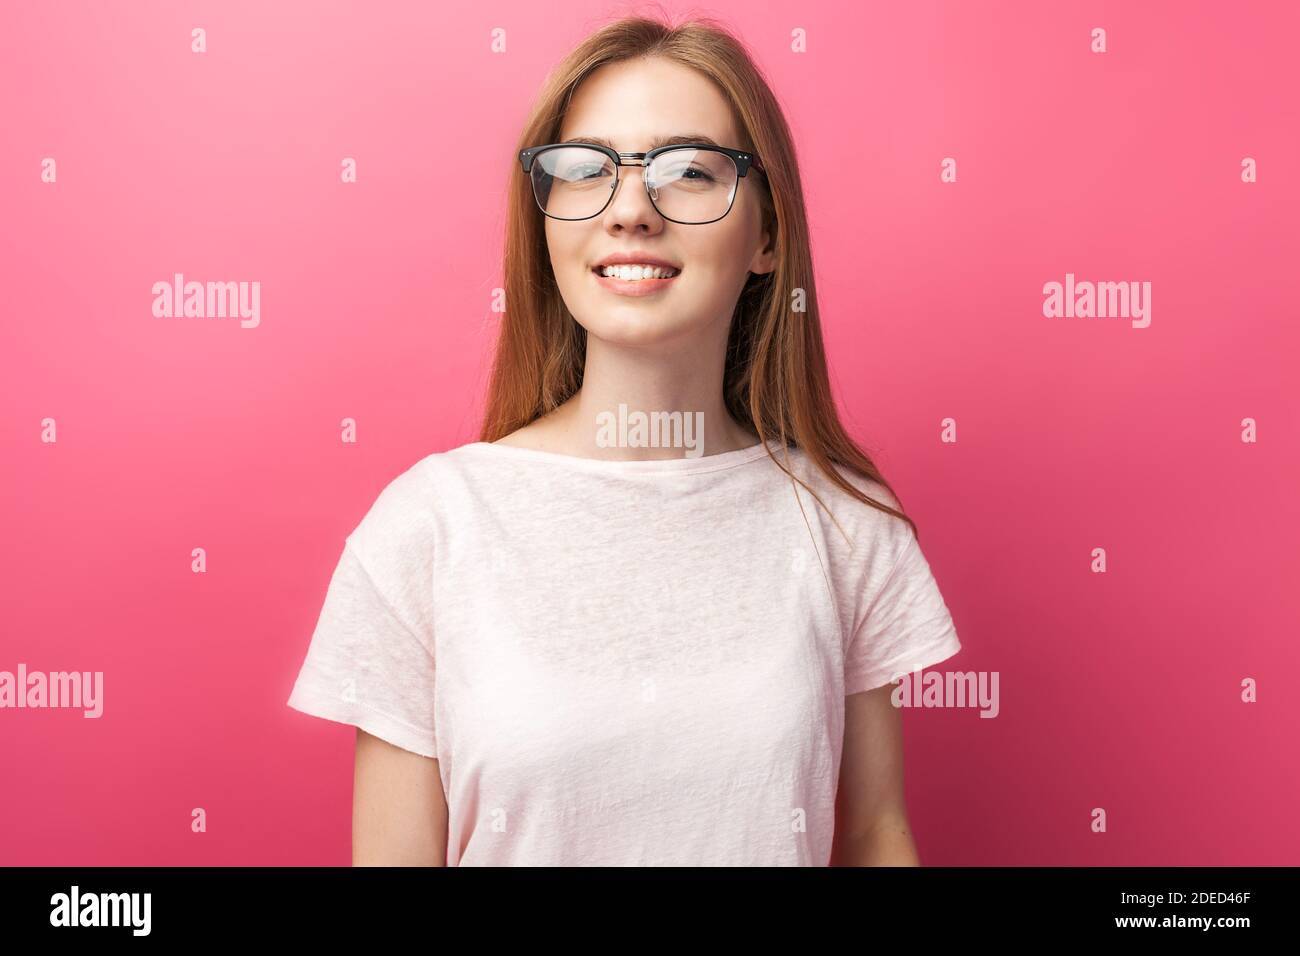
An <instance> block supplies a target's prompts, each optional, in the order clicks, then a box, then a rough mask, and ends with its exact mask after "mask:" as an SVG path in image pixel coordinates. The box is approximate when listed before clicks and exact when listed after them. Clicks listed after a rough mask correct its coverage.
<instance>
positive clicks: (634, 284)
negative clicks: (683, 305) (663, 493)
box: [591, 267, 682, 296]
mask: <svg viewBox="0 0 1300 956" xmlns="http://www.w3.org/2000/svg"><path fill="white" fill-rule="evenodd" d="M598 269H599V267H597V269H592V270H591V274H592V275H593V276H595V277H596V281H597V282H599V283H600V284H601V285H602V286H604V287H605V288H606V289H608V290H609V291H610V292H613V293H615V294H616V295H631V296H638V295H654V294H655V293H656V292H662V291H663V290H664V289H666V288H668V286H669V284H670V283H673V282H676V281H677V280H678V279H680V278H681V277H682V273H681V270H678V272H677V275H675V276H671V277H669V278H667V279H616V278H614V277H613V276H603V275H601V274H600V272H599V271H598Z"/></svg>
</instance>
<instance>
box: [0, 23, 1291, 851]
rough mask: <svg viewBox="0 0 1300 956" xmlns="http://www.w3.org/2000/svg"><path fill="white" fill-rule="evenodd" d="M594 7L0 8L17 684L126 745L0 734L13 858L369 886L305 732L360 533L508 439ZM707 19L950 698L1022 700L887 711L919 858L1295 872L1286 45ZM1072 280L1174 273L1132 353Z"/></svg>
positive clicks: (7, 715) (76, 729) (347, 798)
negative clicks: (784, 141) (49, 435)
mask: <svg viewBox="0 0 1300 956" xmlns="http://www.w3.org/2000/svg"><path fill="white" fill-rule="evenodd" d="M566 7H567V9H570V10H574V13H573V15H572V16H571V17H569V18H566V17H565V16H563V15H562V14H561V13H560V10H561V9H562V8H561V7H559V6H556V5H553V4H542V5H538V4H536V3H519V2H511V3H498V4H436V5H435V4H429V3H401V4H373V3H360V2H357V3H327V4H317V3H306V2H295V3H274V4H269V3H262V2H251V0H250V2H223V3H220V4H216V3H179V2H172V0H168V2H148V3H140V2H133V3H96V2H85V3H66V2H60V3H53V2H42V3H39V4H35V3H33V4H8V5H6V7H5V12H4V15H3V28H2V29H0V73H2V74H3V75H2V77H0V78H2V80H3V90H4V94H3V95H4V99H5V101H6V102H5V109H4V111H3V112H4V131H3V138H2V142H3V146H2V147H0V190H3V193H2V194H0V220H2V221H3V225H4V229H3V236H2V238H0V241H2V242H3V244H4V246H3V250H2V251H3V260H4V264H5V266H4V268H5V278H4V291H5V298H6V303H5V310H4V321H3V327H2V331H0V334H2V335H3V339H2V340H0V356H3V358H2V359H0V361H3V374H2V375H0V396H2V397H3V402H4V415H3V416H0V431H2V434H0V442H2V443H3V456H4V462H5V467H4V469H3V483H4V487H3V495H2V496H0V499H2V501H3V505H2V507H3V518H4V527H5V529H6V538H7V539H8V543H9V547H7V548H6V549H5V550H4V557H3V559H2V560H3V564H4V566H3V568H0V573H2V574H3V580H4V582H5V592H6V593H5V600H4V607H5V622H4V626H3V629H0V669H3V670H10V671H14V670H16V669H17V666H18V664H19V663H20V662H21V663H25V664H26V665H27V667H28V669H29V670H45V671H51V670H84V671H96V670H100V671H103V672H104V696H105V714H104V716H103V717H102V718H101V719H99V720H87V719H83V718H82V717H81V714H80V712H79V711H68V710H53V709H50V710H17V711H9V710H6V711H0V761H2V762H3V763H2V765H3V768H4V771H3V776H4V779H5V785H4V786H3V787H0V830H3V832H0V861H2V862H4V863H9V864H87V865H110V864H127V865H134V864H293V863H306V864H340V863H344V864H345V863H347V862H348V861H349V858H350V857H349V845H350V844H349V840H350V835H349V834H350V805H351V788H352V763H351V760H352V743H353V736H354V733H353V731H352V730H351V729H350V728H346V727H344V726H342V725H338V724H331V723H329V722H326V721H321V720H318V719H316V718H312V717H308V716H306V715H302V714H299V713H297V712H295V711H292V710H290V709H289V708H288V707H287V706H286V705H285V700H286V699H287V697H288V694H289V689H290V687H291V684H292V681H293V678H294V676H295V674H296V673H297V668H298V667H299V665H300V664H301V661H302V657H303V654H304V652H305V650H306V647H307V642H308V638H309V636H310V633H311V630H312V628H313V626H314V623H315V619H316V615H317V614H318V613H319V610H320V604H321V601H322V599H323V597H324V593H325V587H326V584H327V583H328V580H329V574H330V571H331V570H332V567H333V565H334V562H335V561H336V560H337V559H338V556H339V551H340V549H341V547H342V541H343V537H344V535H345V534H347V533H348V532H349V531H350V530H351V529H352V528H353V527H354V526H355V525H356V522H357V521H358V520H360V518H361V516H362V515H363V514H364V513H365V510H366V509H367V507H368V506H369V504H370V503H371V502H372V501H373V499H374V497H375V495H377V494H378V492H379V491H380V489H381V488H382V487H383V486H384V485H385V484H386V483H387V482H388V481H389V480H391V479H392V478H393V477H395V476H396V475H397V474H398V473H399V472H400V471H402V470H404V469H405V468H406V467H408V466H409V465H410V464H412V463H414V462H415V461H416V460H417V459H419V458H421V457H423V456H424V455H426V454H429V453H431V452H434V451H440V450H444V449H447V448H450V447H452V446H454V445H458V444H461V443H463V442H466V441H472V440H475V439H476V438H477V432H476V428H477V424H478V421H479V411H480V408H481V398H482V393H483V389H484V385H485V381H486V371H487V367H488V360H489V355H490V348H491V345H492V342H493V333H494V321H493V314H492V312H491V311H490V307H491V298H492V290H493V289H494V288H495V287H497V286H499V285H501V282H502V280H501V273H500V255H501V246H500V234H501V231H502V225H503V213H504V204H503V196H504V191H505V186H506V174H507V172H508V169H509V167H510V164H511V163H512V162H513V161H514V160H513V155H512V149H513V146H514V139H515V136H516V134H517V131H518V129H519V128H520V126H521V124H522V122H523V121H524V118H525V116H526V111H527V109H528V107H529V104H530V102H531V98H532V96H533V95H534V93H535V91H536V90H537V88H538V86H539V85H540V83H541V81H542V79H543V77H544V75H545V74H546V72H547V70H548V69H549V67H550V66H551V65H552V64H554V63H555V62H556V61H558V60H559V59H560V58H561V57H562V56H563V54H564V53H565V52H567V50H568V49H569V48H570V47H571V46H572V45H573V44H574V43H576V42H577V41H578V40H579V39H580V38H581V37H582V36H584V35H585V34H586V33H587V32H589V31H590V30H592V29H595V28H596V27H597V26H598V25H600V23H602V22H603V21H604V17H605V15H607V14H613V13H617V12H619V11H621V10H622V9H624V8H622V7H616V6H613V5H609V4H569V5H566ZM669 9H671V10H674V11H678V10H681V9H684V8H682V7H680V6H678V5H671V4H670V5H669ZM698 9H703V10H707V11H709V12H713V13H717V14H720V15H721V16H723V17H724V18H725V19H727V20H728V22H730V23H731V24H733V25H734V26H735V28H736V29H737V30H738V31H739V32H740V34H741V35H742V37H743V38H744V39H745V41H746V42H747V43H748V44H749V45H750V46H751V48H752V49H753V51H754V52H755V54H756V56H757V57H758V58H759V60H760V63H761V65H762V67H763V68H764V69H765V70H766V71H767V73H768V75H769V76H770V78H771V80H772V82H773V84H774V87H775V89H776V90H777V93H778V95H779V97H780V99H781V101H782V103H783V104H784V105H785V108H786V109H787V110H788V114H789V117H790V121H791V124H792V126H793V128H794V130H795V133H796V136H797V138H798V148H799V153H800V162H801V164H802V172H803V175H804V179H805V184H806V189H807V197H808V200H809V203H810V207H809V213H810V217H811V223H812V227H813V235H814V253H815V256H816V262H817V270H818V287H819V290H820V292H821V294H822V296H823V301H822V308H823V317H824V323H825V331H826V335H827V338H828V341H829V348H830V353H831V360H832V363H833V368H832V372H833V375H834V379H835V382H836V385H837V388H838V390H839V392H838V394H839V398H840V401H841V404H842V407H843V409H844V413H845V416H846V420H847V421H848V422H849V424H850V426H851V428H852V430H853V432H854V434H855V435H856V436H858V437H859V438H860V439H862V440H863V441H865V442H866V443H867V444H868V445H869V446H870V447H872V448H874V449H876V450H877V453H878V454H877V457H878V462H879V464H880V465H881V466H882V468H883V469H884V471H885V473H886V475H887V476H888V477H889V478H890V479H891V481H893V482H894V483H895V484H896V487H897V488H898V490H899V491H900V494H901V495H902V496H903V498H904V501H905V503H906V505H907V507H908V508H909V510H910V511H911V512H912V513H913V514H914V515H915V517H916V519H917V521H918V522H919V524H920V527H921V535H922V541H923V543H924V548H925V551H926V555H927V557H928V558H929V560H930V562H931V565H932V567H933V568H934V571H935V574H936V576H937V577H938V579H939V582H940V585H941V587H942V589H943V592H944V595H945V598H946V600H947V602H948V605H949V607H950V608H951V610H952V613H953V616H954V619H955V621H956V623H957V629H958V633H959V635H960V636H961V639H962V642H963V645H964V648H963V651H962V652H961V654H960V655H958V656H957V657H955V658H953V659H951V661H950V662H949V663H947V664H944V665H940V667H939V668H937V669H939V670H944V669H960V670H982V671H994V670H996V671H998V672H999V673H1000V675H1001V687H1000V691H1001V713H1000V715H999V716H998V717H997V718H996V719H992V720H989V719H981V718H979V717H978V714H977V712H976V711H975V710H958V709H950V710H928V711H910V712H906V713H905V714H904V718H905V728H906V737H907V741H908V752H907V753H908V757H907V759H908V795H909V806H910V809H911V815H912V822H913V824H914V826H915V830H916V834H917V841H918V846H919V848H920V851H921V856H922V859H923V861H924V862H926V863H929V864H1027V863H1043V864H1064V863H1071V864H1284V863H1286V864H1294V863H1296V862H1298V861H1300V818H1298V817H1297V814H1296V806H1297V796H1298V795H1300V770H1298V769H1297V761H1296V752H1297V729H1298V728H1300V704H1298V703H1297V695H1296V679H1297V665H1300V651H1298V650H1297V648H1298V647H1300V627H1298V624H1300V594H1298V591H1300V589H1298V588H1297V586H1296V585H1297V580H1298V579H1300V574H1298V573H1297V572H1300V560H1298V559H1297V547H1296V541H1297V531H1298V530H1300V504H1298V503H1297V493H1296V477H1297V474H1298V473H1300V438H1298V436H1300V427H1298V424H1297V423H1298V422H1300V400H1298V399H1297V393H1296V387H1295V386H1296V369H1297V357H1298V356H1300V335H1298V334H1297V331H1296V322H1297V319H1298V318H1300V308H1298V307H1297V302H1300V270H1298V269H1297V267H1296V253H1297V245H1298V243H1297V239H1296V230H1297V227H1296V222H1297V213H1300V203H1298V202H1297V200H1298V198H1300V175H1298V174H1297V170H1296V159H1297V156H1300V117H1298V116H1297V105H1296V104H1297V101H1298V99H1300V97H1298V96H1297V91H1300V69H1298V68H1297V61H1298V59H1300V58H1298V57H1297V53H1296V50H1295V37H1296V35H1297V27H1300V15H1297V13H1296V10H1297V6H1296V5H1295V4H1292V3H1289V2H1286V3H1283V2H1277V3H1216V4H1211V3H1185V2H1165V3H1151V2H1144V3H1140V4H1133V3H1100V2H1098V3H1051V4H1044V3H1037V2H1017V3H997V4H994V3H963V2H949V3H935V2H907V3H889V4H874V3H872V4H861V5H858V4H845V3H809V2H805V0H799V2H791V3H753V2H744V3H714V4H712V5H710V6H708V7H700V8H698ZM195 26H202V27H204V28H205V29H206V30H207V36H208V51H207V52H206V53H204V54H201V55H199V54H194V53H191V52H190V30H191V28H192V27H195ZM1094 26H1103V27H1105V28H1106V30H1107V32H1108V44H1109V52H1107V53H1105V54H1104V55H1098V54H1094V53H1092V52H1090V50H1089V43H1090V37H1089V33H1090V30H1091V28H1093V27H1094ZM496 27H500V28H503V29H505V30H506V33H507V52H506V53H504V54H495V53H492V52H491V50H490V39H491V31H492V29H493V28H496ZM795 28H803V29H804V30H806V31H807V34H808V52H807V53H804V54H796V53H793V52H791V50H790V33H791V30H792V29H795ZM469 137H472V138H473V140H474V141H475V142H476V143H478V144H479V149H480V151H481V154H482V155H484V156H487V157H490V158H491V160H490V162H488V163H486V164H483V165H481V166H479V167H477V168H476V167H475V166H474V165H473V164H472V163H470V162H469V161H467V155H468V154H467V150H466V148H465V146H464V143H463V140H464V139H465V138H469ZM452 140H458V141H461V142H458V144H457V145H456V146H454V147H451V148H447V146H448V144H449V143H451V141H452ZM47 156H48V157H53V158H55V159H56V161H57V163H58V182H57V184H53V185H50V184H45V183H42V182H41V181H40V171H41V170H40V163H41V160H42V159H43V158H44V157H47ZM345 156H352V157H355V158H356V159H357V162H358V169H359V181H358V183H356V184H355V185H345V184H343V183H341V182H340V176H339V172H340V162H341V160H342V158H343V157H345ZM948 156H951V157H954V158H955V159H956V160H957V163H958V181H957V182H956V183H955V184H945V183H941V182H940V179H939V168H940V162H941V160H942V159H943V158H944V157H948ZM1246 156H1250V157H1254V158H1255V159H1256V160H1257V162H1258V164H1259V181H1258V182H1257V183H1254V184H1246V183H1243V182H1242V181H1241V176H1240V169H1241V160H1242V158H1243V157H1246ZM178 271H179V272H184V273H185V274H186V276H187V277H188V278H193V279H198V280H200V281H207V280H232V281H241V280H242V281H252V280H258V281H260V282H261V283H262V318H261V325H260V326H259V327H258V328H255V329H245V328H241V327H240V326H239V323H238V319H214V320H199V319H156V318H154V317H153V316H152V314H151V305H152V301H153V297H152V293H151V286H152V284H153V283H154V282H155V281H158V280H169V279H170V277H171V276H172V274H173V273H174V272H178ZM1067 272H1073V273H1074V274H1075V275H1076V277H1077V278H1079V279H1081V280H1082V279H1088V280H1137V281H1149V282H1151V283H1152V287H1153V288H1152V306H1153V315H1152V322H1151V326H1150V327H1149V328H1146V329H1136V328H1132V327H1131V325H1130V322H1129V321H1128V320H1127V319H1105V320H1085V319H1049V318H1045V317H1044V316H1043V314H1042V303H1043V293H1042V287H1043V284H1044V283H1045V282H1048V281H1053V280H1055V281H1063V280H1064V277H1065V273H1067ZM47 416H49V417H53V418H55V419H56V420H57V425H58V442H57V444H45V443H42V442H41V441H40V437H39V436H40V422H41V420H42V419H43V418H45V417H47ZM948 416H951V417H953V418H955V419H956V420H957V422H958V429H959V431H958V437H959V441H958V442H957V443H956V444H944V443H941V442H940V422H941V420H942V419H943V418H945V417H948ZM344 417H353V418H355V419H356V420H357V421H358V423H359V425H358V434H359V442H358V443H357V444H355V445H347V444H343V443H341V442H340V440H339V423H340V420H341V419H342V418H344ZM1243 417H1252V418H1254V419H1256V420H1257V422H1258V423H1259V441H1258V443H1257V444H1243V443H1242V442H1241V441H1240V439H1239V434H1240V430H1241V426H1240V422H1241V419H1242V418H1243ZM194 547H203V548H205V549H206V550H207V553H208V572H207V573H206V574H195V573H192V572H191V570H190V560H191V559H190V550H191V549H192V548H194ZM1094 547H1104V548H1106V550H1107V553H1108V562H1109V571H1108V573H1106V574H1094V573H1092V572H1091V571H1090V570H1089V563H1090V553H1091V551H1092V549H1093V548H1094ZM1244 677H1253V678H1255V679H1256V680H1257V681H1258V683H1259V701H1258V703H1255V704H1245V703H1242V702H1241V701H1240V697H1239V695H1240V682H1241V680H1242V679H1243V678H1244ZM194 807H203V808H205V810H206V811H207V823H208V830H207V832H206V833H197V834H196V833H192V832H191V830H190V812H191V810H192V808H194ZM1093 807H1104V808H1106V810H1107V813H1108V817H1109V819H1108V827H1109V829H1108V832H1107V833H1105V834H1096V833H1092V832H1091V831H1090V828H1089V823H1090V816H1089V814H1090V811H1091V809H1092V808H1093Z"/></svg>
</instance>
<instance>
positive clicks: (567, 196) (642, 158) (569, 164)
mask: <svg viewBox="0 0 1300 956" xmlns="http://www.w3.org/2000/svg"><path fill="white" fill-rule="evenodd" d="M519 161H520V162H521V163H522V164H523V167H524V172H525V173H527V174H528V175H529V177H530V179H531V180H532V184H533V198H534V199H535V200H536V201H537V208H539V209H540V210H541V211H542V212H544V213H545V214H546V215H548V216H550V217H551V218H552V219H561V220H564V221H566V222H574V221H577V220H581V219H591V218H593V217H595V216H599V215H600V214H601V213H602V212H604V211H605V207H606V206H608V205H609V203H610V200H612V199H613V198H614V191H615V190H616V189H617V188H618V181H619V174H618V169H619V167H620V166H641V167H642V172H641V182H642V183H643V184H644V186H645V189H646V192H647V193H648V194H649V196H650V202H651V203H652V204H653V205H654V207H655V211H656V212H658V213H659V215H661V216H663V217H664V218H665V219H667V220H668V221H669V222H678V223H683V224H685V225H703V224H705V223H710V222H717V221H718V220H719V219H721V218H722V217H723V216H725V215H726V214H727V213H729V212H730V211H731V206H732V204H733V203H734V202H735V199H736V189H737V187H738V186H739V185H740V180H741V178H743V177H744V176H745V174H747V173H748V172H749V169H750V167H751V166H753V168H754V169H757V170H758V171H759V172H761V173H763V175H765V176H766V175H767V172H766V170H764V169H763V165H762V163H760V162H759V161H758V157H757V156H755V155H754V154H753V153H746V152H744V151H743V150H739V149H728V148H727V147H725V146H706V145H704V144H702V143H699V144H687V145H681V146H679V145H673V146H660V147H658V148H657V149H652V150H650V151H649V152H648V153H620V152H616V151H615V150H613V149H610V148H608V147H605V146H595V145H585V144H584V145H574V144H571V143H553V144H551V145H548V146H534V147H532V148H531V149H524V150H520V152H519Z"/></svg>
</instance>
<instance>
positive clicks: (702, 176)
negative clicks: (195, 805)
mask: <svg viewBox="0 0 1300 956" xmlns="http://www.w3.org/2000/svg"><path fill="white" fill-rule="evenodd" d="M692 173H693V174H694V175H693V176H692V175H690V174H692ZM669 178H670V179H685V180H686V181H687V182H694V183H698V182H713V176H711V175H710V174H709V171H708V170H707V169H701V168H700V167H698V166H687V167H686V168H684V169H680V170H674V171H673V172H672V173H671V174H670V175H669Z"/></svg>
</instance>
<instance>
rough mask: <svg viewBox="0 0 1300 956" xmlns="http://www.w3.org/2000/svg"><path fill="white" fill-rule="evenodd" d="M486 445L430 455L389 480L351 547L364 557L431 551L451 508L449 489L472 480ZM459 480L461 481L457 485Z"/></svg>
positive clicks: (352, 538)
mask: <svg viewBox="0 0 1300 956" xmlns="http://www.w3.org/2000/svg"><path fill="white" fill-rule="evenodd" d="M481 445H482V443H481V442H467V443H465V444H463V445H458V446H455V447H453V448H449V449H447V450H445V451H437V452H431V453H429V454H426V455H424V456H423V457H421V458H419V459H418V460H416V461H415V462H414V463H412V464H410V465H408V466H407V467H405V468H403V469H402V470H401V471H399V472H398V473H397V474H395V475H393V476H392V477H391V478H389V479H388V480H387V481H386V482H384V484H383V485H382V487H381V488H380V490H379V492H378V493H377V494H376V495H375V496H374V497H373V498H372V499H371V500H370V503H369V505H368V506H367V507H366V511H365V513H364V515H363V516H362V518H361V520H360V521H359V522H358V523H357V525H356V526H355V528H354V529H353V531H352V533H351V534H349V535H348V543H349V544H350V545H352V547H353V548H354V549H356V550H359V551H363V552H365V553H380V552H383V553H389V554H393V553H401V552H403V551H410V550H413V549H418V548H422V547H424V546H426V545H427V544H428V542H430V541H431V540H432V538H433V537H434V535H435V533H436V531H437V528H438V525H439V523H440V516H441V515H442V514H444V512H445V511H446V508H447V500H448V494H447V493H446V489H448V488H453V487H454V486H456V485H457V484H459V483H463V482H464V481H465V480H467V476H466V475H465V474H464V473H465V471H466V469H472V468H473V467H474V464H473V463H474V462H476V461H480V460H481V459H480V458H479V457H478V456H476V455H475V454H473V452H474V450H475V449H476V448H478V447H481ZM458 475H459V481H458Z"/></svg>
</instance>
